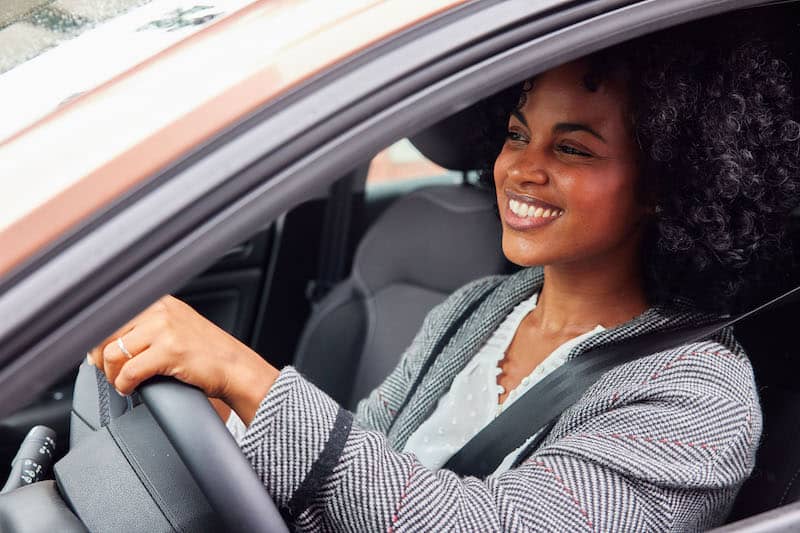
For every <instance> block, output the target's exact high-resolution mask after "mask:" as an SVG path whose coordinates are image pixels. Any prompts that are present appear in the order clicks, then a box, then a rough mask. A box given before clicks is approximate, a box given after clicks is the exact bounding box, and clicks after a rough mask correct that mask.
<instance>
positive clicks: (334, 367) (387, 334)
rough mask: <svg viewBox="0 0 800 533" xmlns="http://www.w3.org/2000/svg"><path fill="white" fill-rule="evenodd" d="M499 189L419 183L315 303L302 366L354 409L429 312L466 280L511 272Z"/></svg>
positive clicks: (301, 350)
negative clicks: (496, 196)
mask: <svg viewBox="0 0 800 533" xmlns="http://www.w3.org/2000/svg"><path fill="white" fill-rule="evenodd" d="M500 238H501V230H500V221H499V219H498V217H497V214H496V208H495V206H494V198H493V194H491V193H490V192H488V191H484V190H481V189H478V188H476V187H473V186H468V185H463V186H452V185H450V186H436V187H427V188H424V189H419V190H417V191H415V192H413V193H411V194H409V195H408V196H405V197H403V198H401V199H399V200H398V201H397V202H395V203H394V204H392V205H391V206H390V207H389V208H388V209H387V210H386V211H385V212H384V213H383V215H382V216H381V217H380V218H379V219H378V220H377V221H376V222H375V223H374V224H373V226H372V227H371V228H370V229H369V230H368V231H367V233H366V234H365V235H364V238H363V239H362V240H361V243H360V244H359V246H358V249H357V250H356V254H355V259H354V261H353V268H352V271H351V273H350V276H349V277H348V278H347V279H346V280H344V281H343V282H341V283H339V284H338V285H337V286H336V287H334V288H333V290H332V291H331V292H330V293H329V294H328V295H327V296H325V297H324V298H323V299H322V300H321V301H320V302H319V303H318V305H317V306H316V307H315V309H314V310H313V311H312V314H311V317H310V318H309V320H308V323H307V325H306V327H305V329H304V331H303V334H302V336H301V338H300V342H299V344H298V349H297V352H296V355H295V366H296V367H297V368H298V370H300V371H301V372H302V373H303V374H304V375H305V376H306V377H308V378H309V379H310V380H311V381H312V382H314V383H315V384H317V385H318V386H320V387H321V388H322V389H323V390H325V391H326V392H327V393H328V394H330V395H331V396H332V397H333V398H334V399H335V400H337V401H338V402H340V403H341V404H342V405H344V406H347V407H350V408H352V407H354V406H355V404H356V402H357V401H358V400H359V399H361V398H363V397H364V396H366V395H367V394H368V393H369V392H370V391H371V390H372V389H373V388H375V387H376V386H377V385H378V384H380V382H381V381H382V380H383V378H384V377H386V375H388V373H389V372H390V371H391V369H392V368H393V367H394V366H395V365H396V364H397V362H398V360H399V358H400V355H401V354H402V352H403V350H404V349H405V348H406V347H407V346H408V345H409V344H410V343H411V340H412V339H413V337H414V334H415V333H416V332H417V330H418V329H419V328H420V326H421V325H422V321H423V319H424V318H425V315H426V314H427V313H428V311H430V310H431V308H433V307H434V306H435V305H436V304H438V303H439V302H441V301H442V300H444V299H445V298H446V297H447V295H449V294H450V293H452V292H453V291H455V290H456V289H457V288H459V287H460V286H462V285H464V284H465V283H467V282H469V281H471V280H473V279H477V278H479V277H482V276H486V275H490V274H498V273H503V272H506V271H507V268H508V267H507V262H506V260H505V258H504V257H503V254H502V250H501V246H500Z"/></svg>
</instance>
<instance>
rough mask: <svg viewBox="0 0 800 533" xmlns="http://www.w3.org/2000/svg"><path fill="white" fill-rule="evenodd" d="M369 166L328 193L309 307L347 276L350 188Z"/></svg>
mask: <svg viewBox="0 0 800 533" xmlns="http://www.w3.org/2000/svg"><path fill="white" fill-rule="evenodd" d="M368 171H369V165H362V166H359V167H358V168H356V169H355V170H353V171H352V172H349V173H347V174H346V175H345V176H343V177H342V178H340V179H339V180H337V181H336V182H334V184H333V185H331V188H330V190H329V193H328V201H327V203H326V204H325V212H324V214H323V218H322V231H321V233H320V252H319V263H318V265H319V266H318V268H317V278H316V279H315V280H313V281H311V282H309V284H308V287H307V288H306V297H307V298H308V299H309V301H311V303H312V304H313V303H316V302H318V301H319V300H321V299H322V298H323V297H324V296H325V295H326V294H328V292H329V291H330V290H331V288H333V286H334V285H335V284H336V283H338V282H339V281H341V280H342V279H343V278H344V276H345V274H346V272H345V267H346V262H347V256H348V253H347V245H348V243H349V241H350V239H349V237H350V229H351V224H350V222H351V218H352V213H353V185H354V184H355V183H356V182H357V181H359V180H362V179H363V178H364V176H365V175H366V174H367V172H368Z"/></svg>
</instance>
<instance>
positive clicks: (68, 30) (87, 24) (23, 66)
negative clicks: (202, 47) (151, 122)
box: [0, 0, 254, 143]
mask: <svg viewBox="0 0 800 533" xmlns="http://www.w3.org/2000/svg"><path fill="white" fill-rule="evenodd" d="M253 2H254V0H3V1H2V2H0V3H1V4H2V6H0V94H2V95H3V98H2V99H0V116H2V117H3V120H2V121H0V143H2V142H3V140H5V139H7V138H8V137H10V136H12V135H13V134H14V133H16V132H18V131H20V130H21V129H23V128H25V127H26V126H28V125H30V124H32V123H33V122H35V121H36V120H38V119H39V118H42V117H43V116H44V115H46V114H47V113H49V112H51V111H53V110H54V109H57V108H58V107H59V106H60V105H63V104H64V103H66V102H68V101H69V100H71V99H73V98H75V97H76V96H79V95H80V94H82V93H84V92H86V91H88V90H90V89H92V88H94V87H97V86H98V85H100V84H102V83H103V82H105V81H108V80H110V79H111V78H113V77H114V76H116V75H118V74H120V73H122V72H124V71H126V70H128V69H130V68H131V67H133V66H135V65H136V64H138V63H140V62H142V61H144V60H146V59H147V58H149V57H151V56H153V55H155V54H156V53H158V52H159V51H161V50H164V49H166V48H167V47H169V46H170V45H172V44H174V43H176V42H177V41H179V40H181V39H183V38H185V37H186V36H187V35H189V34H191V33H194V32H196V31H198V30H199V29H201V28H203V27H205V26H207V25H209V24H211V23H213V22H216V21H218V20H220V19H221V18H222V17H224V16H225V15H228V14H230V13H232V12H234V11H236V10H238V9H240V8H241V7H243V6H245V5H247V4H250V3H253Z"/></svg>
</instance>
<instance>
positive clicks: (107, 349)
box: [102, 327, 151, 383]
mask: <svg viewBox="0 0 800 533" xmlns="http://www.w3.org/2000/svg"><path fill="white" fill-rule="evenodd" d="M150 338H151V336H150V335H148V334H147V332H146V328H142V327H136V328H133V329H132V330H130V331H129V332H127V333H126V334H124V335H122V336H121V337H117V338H116V339H114V340H113V341H112V342H109V343H108V344H106V345H105V346H104V347H103V352H102V360H103V371H104V372H105V374H106V377H107V378H108V381H110V382H111V383H114V380H115V379H116V378H117V375H119V372H120V370H121V369H122V367H123V366H124V365H125V364H126V363H128V361H129V360H131V359H132V358H135V357H136V356H138V355H139V354H140V353H141V352H143V351H144V350H146V349H147V348H149V346H150ZM119 339H122V343H123V346H125V349H126V350H128V353H129V354H130V355H131V357H130V358H129V357H128V355H127V354H125V353H124V352H123V351H122V348H121V347H120V343H119Z"/></svg>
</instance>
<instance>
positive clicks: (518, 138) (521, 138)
mask: <svg viewBox="0 0 800 533" xmlns="http://www.w3.org/2000/svg"><path fill="white" fill-rule="evenodd" d="M506 139H508V140H509V141H513V142H526V141H527V140H528V139H527V137H525V135H523V134H522V133H520V132H518V131H515V130H508V131H507V132H506Z"/></svg>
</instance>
